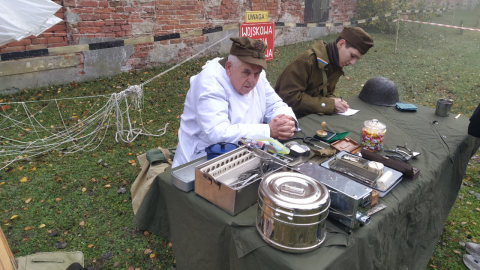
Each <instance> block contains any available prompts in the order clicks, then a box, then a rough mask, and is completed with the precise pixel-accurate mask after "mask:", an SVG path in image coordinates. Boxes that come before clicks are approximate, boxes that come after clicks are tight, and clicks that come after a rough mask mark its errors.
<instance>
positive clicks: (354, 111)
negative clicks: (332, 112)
mask: <svg viewBox="0 0 480 270" xmlns="http://www.w3.org/2000/svg"><path fill="white" fill-rule="evenodd" d="M359 111H360V110H354V109H350V108H348V110H347V111H346V112H343V113H336V114H340V115H346V116H350V115H354V114H356V113H357V112H359Z"/></svg>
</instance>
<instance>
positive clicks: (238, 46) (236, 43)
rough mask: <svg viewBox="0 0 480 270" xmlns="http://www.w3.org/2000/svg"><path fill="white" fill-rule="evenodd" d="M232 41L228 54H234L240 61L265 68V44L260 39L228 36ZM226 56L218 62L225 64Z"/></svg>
mask: <svg viewBox="0 0 480 270" xmlns="http://www.w3.org/2000/svg"><path fill="white" fill-rule="evenodd" d="M230 40H231V41H232V42H233V43H232V47H231V48H230V54H231V55H235V56H236V57H238V59H240V60H241V61H242V62H245V63H249V64H253V65H258V66H261V67H262V68H263V69H267V61H266V60H265V50H266V49H267V44H265V43H264V42H263V41H262V40H260V39H251V38H249V37H233V38H230ZM226 62H227V57H226V58H224V59H222V60H220V64H222V66H225V63H226Z"/></svg>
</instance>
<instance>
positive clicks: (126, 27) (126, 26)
mask: <svg viewBox="0 0 480 270" xmlns="http://www.w3.org/2000/svg"><path fill="white" fill-rule="evenodd" d="M120 27H121V28H122V30H125V31H127V30H132V25H122V26H120Z"/></svg>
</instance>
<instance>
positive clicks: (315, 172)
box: [295, 162, 372, 228]
mask: <svg viewBox="0 0 480 270" xmlns="http://www.w3.org/2000/svg"><path fill="white" fill-rule="evenodd" d="M295 170H296V171H298V172H300V173H302V174H305V175H308V176H310V177H312V178H314V179H315V180H317V181H319V182H320V183H322V184H324V185H325V186H326V187H327V188H328V190H329V191H330V212H329V214H328V217H329V218H333V219H335V220H337V221H339V222H341V223H343V224H344V225H346V226H348V227H350V228H356V227H358V226H360V225H367V224H368V223H369V222H370V217H369V216H368V215H367V214H368V210H369V209H370V199H371V197H372V189H371V188H368V187H365V186H364V185H362V184H360V183H357V182H355V181H354V180H351V179H349V178H347V177H345V176H343V175H341V174H338V173H336V172H334V171H331V170H328V169H326V168H324V167H322V166H319V165H317V164H314V163H311V162H307V163H304V164H302V165H299V166H297V167H296V168H295Z"/></svg>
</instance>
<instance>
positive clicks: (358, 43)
mask: <svg viewBox="0 0 480 270" xmlns="http://www.w3.org/2000/svg"><path fill="white" fill-rule="evenodd" d="M339 37H340V38H342V39H345V41H347V42H348V43H349V44H350V45H352V46H353V47H354V48H355V49H357V50H358V51H359V52H360V53H361V54H366V53H367V52H368V49H370V48H371V47H373V38H372V37H371V36H370V35H369V34H367V32H365V31H364V30H363V29H362V28H360V27H348V26H345V28H343V31H342V33H340V36H339Z"/></svg>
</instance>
